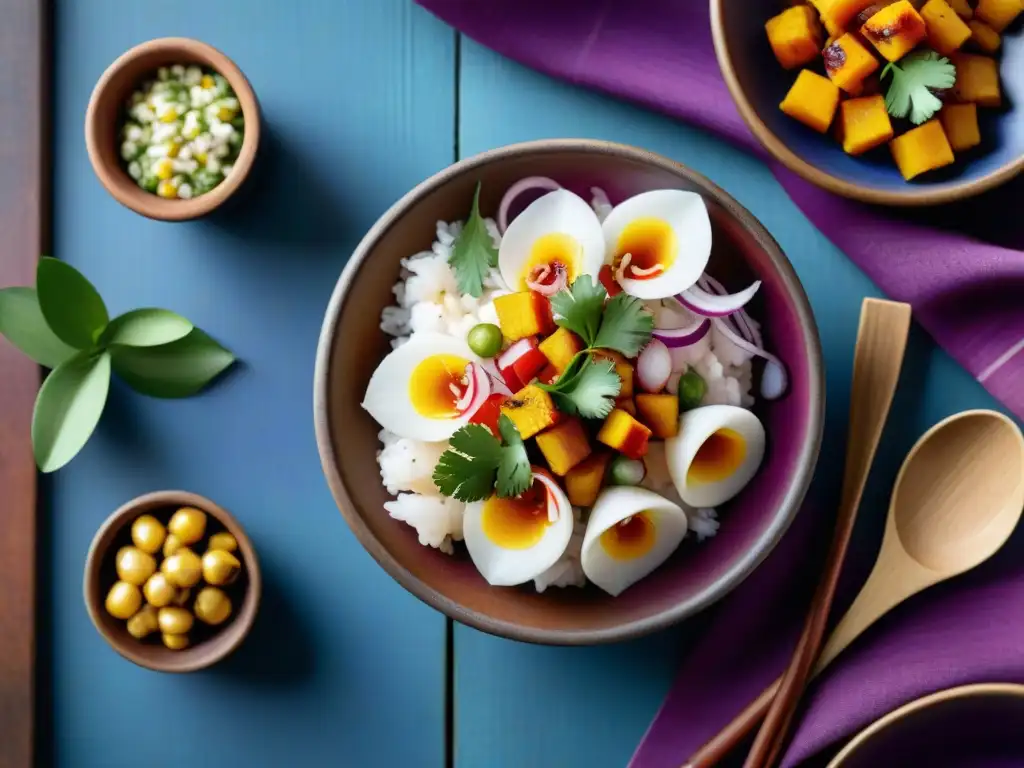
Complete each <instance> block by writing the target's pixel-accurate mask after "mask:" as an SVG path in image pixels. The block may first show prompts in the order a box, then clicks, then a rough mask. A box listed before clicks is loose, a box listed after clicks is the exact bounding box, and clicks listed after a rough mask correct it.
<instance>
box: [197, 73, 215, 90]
mask: <svg viewBox="0 0 1024 768" xmlns="http://www.w3.org/2000/svg"><path fill="white" fill-rule="evenodd" d="M199 84H200V85H201V86H202V87H203V88H213V86H214V85H216V84H217V83H216V81H215V80H214V79H213V77H211V76H210V75H203V79H202V80H200V81H199Z"/></svg>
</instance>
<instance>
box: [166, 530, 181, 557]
mask: <svg viewBox="0 0 1024 768" xmlns="http://www.w3.org/2000/svg"><path fill="white" fill-rule="evenodd" d="M183 546H185V545H184V544H182V543H181V539H179V538H178V537H177V536H175V535H174V534H173V533H169V534H168V535H167V538H166V539H164V557H170V556H171V555H173V554H174V553H175V552H177V551H178V550H179V549H181V548H182V547H183Z"/></svg>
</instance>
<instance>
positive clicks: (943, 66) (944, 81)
mask: <svg viewBox="0 0 1024 768" xmlns="http://www.w3.org/2000/svg"><path fill="white" fill-rule="evenodd" d="M887 76H888V77H890V78H891V80H890V82H889V88H888V90H887V91H886V93H885V108H886V110H887V111H888V112H889V114H890V115H892V116H893V117H909V118H910V122H912V123H913V124H914V125H920V124H921V123H923V122H925V121H926V120H928V119H930V118H931V117H932V116H933V115H934V114H935V113H936V112H938V111H939V110H940V109H942V100H941V99H940V98H939V97H938V96H936V95H935V93H934V91H944V90H947V89H949V88H952V87H953V86H954V85H955V84H956V67H955V66H954V65H953V64H952V62H950V60H949V59H947V58H945V57H944V56H940V55H939V54H937V53H936V52H935V51H920V52H918V53H912V54H910V55H909V56H907V57H905V58H904V59H902V60H901V61H900V62H899V63H898V64H897V63H895V62H890V63H889V64H887V65H886V67H885V69H883V70H882V74H881V79H882V80H885V78H886V77H887Z"/></svg>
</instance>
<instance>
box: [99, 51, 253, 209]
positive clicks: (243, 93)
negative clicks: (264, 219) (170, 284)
mask: <svg viewBox="0 0 1024 768" xmlns="http://www.w3.org/2000/svg"><path fill="white" fill-rule="evenodd" d="M173 64H184V65H189V64H197V65H199V66H203V67H209V68H210V69H212V70H214V71H215V72H219V73H220V74H221V75H223V76H224V77H225V78H226V79H227V81H228V83H230V85H231V88H232V89H233V90H234V92H235V95H236V96H237V98H238V103H239V105H240V106H241V109H242V115H243V117H244V119H245V134H244V136H243V138H242V147H241V150H240V151H239V155H238V159H237V160H236V161H235V164H234V167H233V170H232V172H231V174H230V175H229V176H228V177H227V178H226V179H224V180H223V181H222V182H221V183H220V184H218V185H217V186H216V187H214V188H213V189H212V190H210V191H209V192H207V193H206V194H204V195H199V196H197V197H193V198H190V199H188V200H167V199H165V198H162V197H158V196H157V195H156V194H154V193H152V192H147V191H146V190H144V189H142V188H141V187H139V186H138V185H137V184H136V183H135V181H134V180H133V179H132V178H131V177H130V176H129V175H128V172H127V171H126V170H125V167H124V164H123V162H122V160H121V154H120V145H121V142H120V141H119V140H118V130H119V129H120V127H121V125H122V119H123V116H124V105H125V102H126V101H127V99H128V98H129V97H130V96H131V94H132V92H133V91H134V90H135V88H137V87H138V86H139V85H140V84H141V83H142V82H143V81H145V80H147V79H148V78H150V77H154V76H155V74H156V70H157V69H158V68H159V67H162V66H170V65H173ZM259 143H260V109H259V103H258V102H257V101H256V94H255V93H254V92H253V90H252V86H250V85H249V81H248V80H247V79H246V78H245V75H243V74H242V70H240V69H239V68H238V67H237V66H236V65H235V63H234V62H233V61H231V59H229V58H228V57H227V56H225V55H224V54H223V53H221V52H220V51H218V50H217V49H216V48H213V47H212V46H209V45H207V44H206V43H201V42H199V41H198V40H190V39H188V38H184V37H165V38H161V39H158V40H150V41H149V42H147V43H142V44H141V45H137V46H135V47H134V48H132V49H131V50H129V51H127V52H125V53H123V54H121V56H120V57H119V58H118V59H117V60H116V61H115V62H114V63H113V64H111V65H110V66H109V67H107V70H106V72H104V73H103V76H102V77H100V79H99V82H98V83H96V87H95V88H94V89H93V92H92V97H91V98H90V99H89V107H88V109H87V110H86V113H85V144H86V147H87V148H88V150H89V160H90V162H91V163H92V167H93V170H94V171H95V172H96V175H97V176H98V177H99V180H100V182H101V183H102V184H103V186H104V187H105V188H106V190H107V192H109V193H110V194H111V195H113V197H114V199H115V200H117V201H118V202H119V203H121V204H122V205H124V206H126V207H128V208H130V209H131V210H133V211H135V212H136V213H140V214H142V215H143V216H147V217H149V218H151V219H159V220H161V221H185V220H187V219H196V218H199V217H200V216H205V215H206V214H208V213H210V212H211V211H212V210H214V209H215V208H217V207H218V206H220V205H221V204H222V203H224V201H226V200H227V199H228V198H229V197H231V196H232V195H233V194H234V193H235V191H236V190H237V189H238V188H239V187H241V186H242V184H243V183H244V182H245V180H246V178H248V176H249V171H250V170H251V169H252V165H253V161H254V160H255V158H256V149H257V147H258V146H259Z"/></svg>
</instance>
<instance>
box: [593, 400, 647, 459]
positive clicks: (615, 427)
mask: <svg viewBox="0 0 1024 768" xmlns="http://www.w3.org/2000/svg"><path fill="white" fill-rule="evenodd" d="M650 437H651V430H650V429H648V428H647V427H645V426H644V425H643V424H641V423H640V422H639V421H637V420H636V419H634V418H633V417H632V416H630V415H629V414H628V413H626V412H625V411H623V410H620V409H619V408H616V409H614V410H613V411H612V412H611V413H609V414H608V418H606V419H605V420H604V423H603V424H602V425H601V429H600V431H599V432H598V433H597V440H598V442H600V443H604V444H605V445H607V446H608V447H609V448H614V449H615V450H616V451H618V452H619V453H621V454H623V455H625V456H628V457H629V458H631V459H640V458H643V456H644V455H645V454H646V453H647V441H648V440H650Z"/></svg>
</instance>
